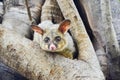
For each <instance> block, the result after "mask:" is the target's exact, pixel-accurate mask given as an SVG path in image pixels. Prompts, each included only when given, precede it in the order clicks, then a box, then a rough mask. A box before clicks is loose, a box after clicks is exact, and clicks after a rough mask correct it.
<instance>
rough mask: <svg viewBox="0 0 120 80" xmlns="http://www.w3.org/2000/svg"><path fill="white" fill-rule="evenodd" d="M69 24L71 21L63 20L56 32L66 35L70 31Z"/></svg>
mask: <svg viewBox="0 0 120 80" xmlns="http://www.w3.org/2000/svg"><path fill="white" fill-rule="evenodd" d="M70 23H71V21H70V20H69V19H66V20H64V21H63V22H61V24H60V26H59V28H58V30H59V31H60V32H62V33H66V32H67V31H68V30H69V29H70Z"/></svg>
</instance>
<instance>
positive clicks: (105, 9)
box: [101, 0, 120, 58]
mask: <svg viewBox="0 0 120 80" xmlns="http://www.w3.org/2000/svg"><path fill="white" fill-rule="evenodd" d="M101 10H102V11H101V12H102V21H103V24H104V25H103V26H104V28H105V33H104V34H105V38H106V51H107V53H109V54H110V55H111V57H112V58H115V57H118V56H120V50H119V44H118V41H117V37H116V32H115V29H114V27H113V24H112V15H111V7H110V0H101Z"/></svg>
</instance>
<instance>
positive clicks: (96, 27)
mask: <svg viewBox="0 0 120 80" xmlns="http://www.w3.org/2000/svg"><path fill="white" fill-rule="evenodd" d="M77 2H78V3H77V4H78V5H79V6H80V7H81V8H82V10H84V11H81V12H83V15H86V17H87V20H88V24H86V23H87V21H85V23H84V24H86V27H90V29H91V30H92V33H93V35H94V37H92V43H93V46H94V49H95V52H96V54H97V57H98V60H99V62H100V65H101V68H102V71H103V72H104V74H105V76H108V73H109V64H108V63H109V59H108V56H107V53H105V51H104V48H103V46H104V42H103V41H104V39H103V37H104V36H103V31H101V30H100V29H102V27H101V25H100V24H98V23H99V17H100V16H98V15H99V14H100V13H99V14H98V13H97V12H98V10H99V5H97V2H96V3H94V1H91V0H87V1H86V0H79V1H77ZM98 2H99V1H98ZM92 5H94V7H95V8H94V10H92V9H93V6H92ZM80 7H77V8H78V10H79V12H80ZM83 15H82V16H83ZM83 19H85V18H83ZM87 29H89V28H87ZM90 35H91V34H90Z"/></svg>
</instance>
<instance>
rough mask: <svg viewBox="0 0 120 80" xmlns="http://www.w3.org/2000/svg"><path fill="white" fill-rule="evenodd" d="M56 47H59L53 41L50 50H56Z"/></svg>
mask: <svg viewBox="0 0 120 80" xmlns="http://www.w3.org/2000/svg"><path fill="white" fill-rule="evenodd" d="M56 49H57V47H56V45H55V44H53V43H51V44H50V46H49V50H51V51H54V50H56Z"/></svg>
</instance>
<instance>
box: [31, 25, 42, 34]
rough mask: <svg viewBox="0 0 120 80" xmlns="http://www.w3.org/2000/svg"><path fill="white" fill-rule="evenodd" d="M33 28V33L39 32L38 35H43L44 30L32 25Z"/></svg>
mask: <svg viewBox="0 0 120 80" xmlns="http://www.w3.org/2000/svg"><path fill="white" fill-rule="evenodd" d="M31 27H32V30H33V31H35V32H37V33H39V34H41V35H43V33H44V30H43V29H41V28H40V27H39V26H37V25H31Z"/></svg>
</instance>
